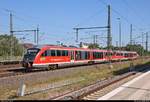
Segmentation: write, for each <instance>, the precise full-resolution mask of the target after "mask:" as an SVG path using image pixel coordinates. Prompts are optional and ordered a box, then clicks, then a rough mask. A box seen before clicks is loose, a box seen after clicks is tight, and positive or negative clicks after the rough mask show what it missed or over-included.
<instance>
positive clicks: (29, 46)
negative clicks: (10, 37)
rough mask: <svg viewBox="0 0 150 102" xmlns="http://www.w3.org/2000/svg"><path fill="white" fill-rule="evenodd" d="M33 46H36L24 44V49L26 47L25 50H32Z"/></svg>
mask: <svg viewBox="0 0 150 102" xmlns="http://www.w3.org/2000/svg"><path fill="white" fill-rule="evenodd" d="M33 46H34V44H31V43H24V44H23V47H24V48H25V49H28V48H32V47H33Z"/></svg>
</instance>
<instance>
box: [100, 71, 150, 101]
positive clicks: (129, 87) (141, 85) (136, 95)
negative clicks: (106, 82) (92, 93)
mask: <svg viewBox="0 0 150 102" xmlns="http://www.w3.org/2000/svg"><path fill="white" fill-rule="evenodd" d="M142 73H143V74H142V75H140V76H138V77H136V78H134V79H133V80H131V81H129V82H127V83H125V84H123V85H121V86H120V87H119V88H117V89H114V90H113V91H111V92H109V93H107V94H106V95H104V96H102V97H100V98H98V100H150V70H147V71H146V72H142Z"/></svg>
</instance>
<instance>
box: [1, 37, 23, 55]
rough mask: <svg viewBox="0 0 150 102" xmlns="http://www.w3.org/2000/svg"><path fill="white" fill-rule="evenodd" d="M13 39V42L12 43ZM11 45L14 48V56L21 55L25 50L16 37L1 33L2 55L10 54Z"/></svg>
mask: <svg viewBox="0 0 150 102" xmlns="http://www.w3.org/2000/svg"><path fill="white" fill-rule="evenodd" d="M11 41H12V43H11ZM11 47H12V50H13V56H21V55H22V52H23V46H22V45H21V44H19V41H18V39H17V38H16V37H12V36H10V35H6V34H5V35H0V56H2V57H5V56H10V54H11Z"/></svg>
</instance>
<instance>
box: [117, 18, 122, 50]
mask: <svg viewBox="0 0 150 102" xmlns="http://www.w3.org/2000/svg"><path fill="white" fill-rule="evenodd" d="M117 20H118V22H119V47H120V50H121V20H120V18H117Z"/></svg>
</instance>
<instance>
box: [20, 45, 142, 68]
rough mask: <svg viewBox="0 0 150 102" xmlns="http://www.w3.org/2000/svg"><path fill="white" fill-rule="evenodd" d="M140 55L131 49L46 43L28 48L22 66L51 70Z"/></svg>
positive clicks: (127, 58) (132, 57) (128, 58)
mask: <svg viewBox="0 0 150 102" xmlns="http://www.w3.org/2000/svg"><path fill="white" fill-rule="evenodd" d="M138 56H139V55H138V54H137V53H136V52H131V51H107V50H99V49H85V48H72V47H61V46H51V45H45V46H40V47H39V46H36V47H33V48H29V49H27V53H26V54H25V55H24V58H23V61H22V62H23V63H22V66H23V67H25V68H26V69H32V68H47V69H48V70H50V69H56V68H58V67H59V66H63V65H76V64H88V63H90V64H93V63H97V62H108V60H111V61H118V60H130V59H136V58H137V57H138Z"/></svg>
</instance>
